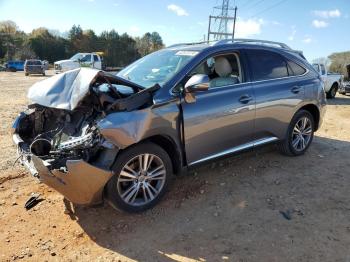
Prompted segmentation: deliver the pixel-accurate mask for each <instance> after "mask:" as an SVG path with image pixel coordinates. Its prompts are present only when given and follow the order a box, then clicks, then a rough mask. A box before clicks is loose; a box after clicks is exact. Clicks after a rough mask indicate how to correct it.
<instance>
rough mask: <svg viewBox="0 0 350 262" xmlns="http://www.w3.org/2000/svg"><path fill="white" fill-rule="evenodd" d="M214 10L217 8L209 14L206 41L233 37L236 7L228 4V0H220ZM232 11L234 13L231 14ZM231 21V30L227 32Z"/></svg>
mask: <svg viewBox="0 0 350 262" xmlns="http://www.w3.org/2000/svg"><path fill="white" fill-rule="evenodd" d="M214 10H219V12H218V13H216V14H215V13H214V14H213V15H210V16H209V26H208V41H210V40H220V39H228V38H232V39H233V38H234V34H235V27H236V16H237V7H234V8H233V7H231V6H230V0H222V4H221V6H215V7H214ZM232 11H234V15H231V13H232ZM230 22H232V27H233V29H232V32H231V33H230V32H229V25H230Z"/></svg>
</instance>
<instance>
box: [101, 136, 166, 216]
mask: <svg viewBox="0 0 350 262" xmlns="http://www.w3.org/2000/svg"><path fill="white" fill-rule="evenodd" d="M113 171H114V173H115V175H114V176H113V177H112V178H111V180H110V181H109V182H108V184H107V187H106V191H107V199H108V200H109V203H110V204H111V205H112V206H113V207H115V208H117V209H120V210H123V211H127V212H140V211H144V210H146V209H149V208H151V207H153V206H154V205H155V204H157V203H158V202H159V201H160V199H161V198H162V196H163V195H164V193H165V192H166V189H167V187H168V184H169V181H170V180H171V177H172V175H173V174H172V164H171V160H170V158H169V156H168V154H167V153H166V152H165V151H164V150H163V149H162V148H161V147H159V146H158V145H155V144H153V143H142V144H139V145H136V146H133V147H131V148H129V149H126V150H125V151H123V152H122V153H121V154H120V155H119V157H118V159H117V162H116V164H115V166H114V168H113Z"/></svg>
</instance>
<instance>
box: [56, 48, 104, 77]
mask: <svg viewBox="0 0 350 262" xmlns="http://www.w3.org/2000/svg"><path fill="white" fill-rule="evenodd" d="M102 54H103V53H102V52H96V53H77V54H75V55H74V56H72V57H71V58H70V59H67V60H61V61H57V62H55V63H54V68H55V73H56V74H58V73H62V72H65V71H68V70H72V69H76V68H79V67H89V68H95V69H100V70H101V69H102V63H103V59H102Z"/></svg>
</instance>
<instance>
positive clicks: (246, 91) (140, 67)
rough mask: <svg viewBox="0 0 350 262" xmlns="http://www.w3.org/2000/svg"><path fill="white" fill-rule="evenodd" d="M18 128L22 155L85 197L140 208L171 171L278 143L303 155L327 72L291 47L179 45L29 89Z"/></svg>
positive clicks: (55, 183) (34, 168)
mask: <svg viewBox="0 0 350 262" xmlns="http://www.w3.org/2000/svg"><path fill="white" fill-rule="evenodd" d="M28 98H29V99H30V100H31V101H32V104H31V105H29V108H30V109H31V110H26V111H24V112H22V113H21V114H20V115H19V116H18V118H17V119H16V120H15V123H14V125H13V132H14V134H13V140H14V142H15V144H17V146H18V151H17V152H18V153H19V154H20V156H19V160H20V161H21V163H23V164H24V165H25V166H26V167H27V168H28V170H29V171H30V172H31V173H32V174H33V176H36V177H40V180H41V181H42V182H43V183H45V184H47V185H49V186H51V187H53V188H54V189H56V190H57V191H59V192H60V193H62V194H63V195H64V196H65V197H66V198H67V199H69V200H70V201H72V202H74V203H76V204H84V205H88V204H90V205H91V204H97V203H101V202H102V201H103V199H104V197H106V198H107V200H108V202H109V203H110V204H111V205H112V206H113V207H117V208H118V209H121V210H124V211H129V212H139V211H143V210H146V209H148V208H150V207H152V206H154V205H155V204H156V203H157V202H158V201H159V200H160V199H161V197H162V196H163V195H164V193H165V192H166V189H167V186H168V184H169V183H170V181H171V178H172V176H173V174H177V173H180V172H181V170H183V169H185V168H188V167H192V166H195V165H197V164H201V163H204V162H207V161H209V160H213V159H217V158H219V157H222V156H226V155H229V154H232V153H237V152H240V151H242V150H246V149H250V148H254V147H258V146H261V145H264V144H268V143H272V142H276V143H278V144H279V147H280V150H281V152H282V153H284V154H286V155H289V156H300V155H302V154H304V153H305V152H306V150H307V149H308V148H309V146H310V145H311V142H312V140H313V135H314V132H315V131H316V130H317V129H318V128H319V127H320V125H321V123H322V119H323V116H324V113H325V109H326V98H325V93H324V89H323V83H322V80H321V77H320V75H319V74H318V73H317V72H316V71H315V70H314V69H313V68H312V66H311V65H310V64H309V63H308V62H307V61H306V60H305V58H304V57H303V56H302V55H301V54H300V53H299V52H297V51H294V50H292V49H291V48H289V47H288V46H286V45H285V44H281V43H276V42H269V41H260V40H244V39H235V40H234V41H232V40H223V41H219V42H216V43H214V44H207V43H201V44H180V45H175V46H171V47H168V48H166V49H163V50H160V51H158V52H155V53H152V54H150V55H148V56H145V57H143V58H141V59H140V60H138V61H136V62H134V63H133V64H131V65H129V66H128V67H126V68H125V69H124V70H122V71H120V72H119V73H118V74H117V75H113V74H109V73H107V72H104V71H99V70H92V69H86V68H80V69H75V70H71V71H68V72H66V73H63V74H60V75H56V76H54V77H52V78H50V79H47V80H44V81H41V82H38V83H36V84H35V85H34V86H32V87H31V88H30V90H29V93H28Z"/></svg>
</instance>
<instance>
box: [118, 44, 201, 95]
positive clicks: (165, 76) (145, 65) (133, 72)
mask: <svg viewBox="0 0 350 262" xmlns="http://www.w3.org/2000/svg"><path fill="white" fill-rule="evenodd" d="M197 54H198V52H197V51H178V50H168V49H163V50H160V51H158V52H155V53H152V54H150V55H147V56H145V57H143V58H141V59H139V60H137V61H136V62H134V63H132V64H131V65H129V66H128V67H126V68H125V69H123V70H122V71H120V72H119V73H118V74H117V75H118V76H119V77H122V78H125V79H128V80H130V81H132V82H134V83H136V84H139V85H140V86H143V87H146V88H149V87H152V86H154V85H155V84H159V85H160V86H163V85H164V84H165V83H166V82H167V81H169V80H170V78H172V77H173V76H174V75H175V74H176V73H177V72H179V71H180V70H181V69H182V68H183V67H184V66H185V65H186V64H187V63H188V62H189V61H190V60H191V59H192V58H193V57H194V56H195V55H197Z"/></svg>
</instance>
